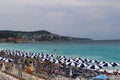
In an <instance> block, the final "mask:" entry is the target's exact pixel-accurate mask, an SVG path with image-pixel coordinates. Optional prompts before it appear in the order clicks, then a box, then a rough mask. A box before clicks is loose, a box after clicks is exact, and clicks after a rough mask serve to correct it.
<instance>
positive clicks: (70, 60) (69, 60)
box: [66, 58, 74, 62]
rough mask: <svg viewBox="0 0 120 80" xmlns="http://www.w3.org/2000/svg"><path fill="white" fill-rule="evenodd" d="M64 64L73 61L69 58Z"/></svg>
mask: <svg viewBox="0 0 120 80" xmlns="http://www.w3.org/2000/svg"><path fill="white" fill-rule="evenodd" d="M66 62H74V60H73V59H71V58H70V59H68V60H67V61H66Z"/></svg>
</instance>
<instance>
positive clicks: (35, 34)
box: [0, 30, 91, 42]
mask: <svg viewBox="0 0 120 80" xmlns="http://www.w3.org/2000/svg"><path fill="white" fill-rule="evenodd" d="M72 40H91V39H89V38H74V37H69V36H61V35H57V34H53V33H51V32H48V31H45V30H40V31H30V32H26V31H10V30H1V31H0V42H36V41H72Z"/></svg>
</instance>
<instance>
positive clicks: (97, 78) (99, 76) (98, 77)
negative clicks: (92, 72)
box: [94, 74, 109, 80]
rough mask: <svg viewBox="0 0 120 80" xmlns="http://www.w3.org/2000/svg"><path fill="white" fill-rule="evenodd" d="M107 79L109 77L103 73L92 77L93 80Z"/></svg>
mask: <svg viewBox="0 0 120 80" xmlns="http://www.w3.org/2000/svg"><path fill="white" fill-rule="evenodd" d="M107 79H109V77H108V76H106V75H104V74H100V75H97V76H96V77H94V80H107Z"/></svg>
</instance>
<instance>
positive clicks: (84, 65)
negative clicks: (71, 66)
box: [77, 63, 88, 68]
mask: <svg viewBox="0 0 120 80" xmlns="http://www.w3.org/2000/svg"><path fill="white" fill-rule="evenodd" d="M87 66H88V65H87V64H85V63H81V64H78V65H77V67H78V68H86V67H87Z"/></svg>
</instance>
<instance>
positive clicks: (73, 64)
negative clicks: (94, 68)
mask: <svg viewBox="0 0 120 80" xmlns="http://www.w3.org/2000/svg"><path fill="white" fill-rule="evenodd" d="M66 65H67V66H72V67H76V66H77V65H78V63H76V62H68V63H66Z"/></svg>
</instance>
